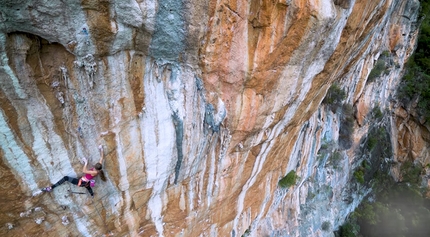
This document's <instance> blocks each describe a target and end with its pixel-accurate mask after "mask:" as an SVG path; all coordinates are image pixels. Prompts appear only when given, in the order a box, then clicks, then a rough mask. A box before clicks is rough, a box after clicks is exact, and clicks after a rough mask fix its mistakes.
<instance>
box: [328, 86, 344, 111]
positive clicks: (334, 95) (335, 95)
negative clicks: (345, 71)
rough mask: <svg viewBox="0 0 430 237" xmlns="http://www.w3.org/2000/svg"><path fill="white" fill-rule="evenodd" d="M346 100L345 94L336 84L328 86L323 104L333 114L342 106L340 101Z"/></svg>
mask: <svg viewBox="0 0 430 237" xmlns="http://www.w3.org/2000/svg"><path fill="white" fill-rule="evenodd" d="M345 98H346V93H345V91H344V90H342V89H341V88H340V87H339V85H338V84H336V83H334V84H333V85H331V86H330V88H329V89H328V91H327V94H326V96H325V98H324V99H323V101H322V102H323V103H324V104H326V105H328V106H329V108H330V109H331V110H332V111H333V112H334V111H335V110H336V109H337V108H339V107H340V106H341V105H342V101H343V100H344V99H345Z"/></svg>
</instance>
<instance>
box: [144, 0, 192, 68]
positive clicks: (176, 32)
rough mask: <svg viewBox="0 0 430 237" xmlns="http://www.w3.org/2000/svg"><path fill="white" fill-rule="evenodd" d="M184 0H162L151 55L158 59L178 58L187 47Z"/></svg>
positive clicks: (156, 20)
mask: <svg viewBox="0 0 430 237" xmlns="http://www.w3.org/2000/svg"><path fill="white" fill-rule="evenodd" d="M182 11H183V3H182V0H160V1H159V8H158V12H157V16H156V19H155V24H156V25H155V32H154V35H153V37H152V42H151V45H150V46H149V48H150V55H151V56H152V57H154V58H156V59H167V60H177V59H178V57H179V54H180V53H181V52H183V50H184V48H185V45H184V44H185V43H184V42H185V41H184V39H185V29H184V19H183V13H182Z"/></svg>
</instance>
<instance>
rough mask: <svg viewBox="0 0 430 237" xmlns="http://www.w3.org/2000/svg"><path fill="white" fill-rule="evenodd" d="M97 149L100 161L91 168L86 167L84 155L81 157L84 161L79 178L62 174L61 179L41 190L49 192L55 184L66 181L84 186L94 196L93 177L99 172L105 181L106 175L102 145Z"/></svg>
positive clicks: (86, 162)
mask: <svg viewBox="0 0 430 237" xmlns="http://www.w3.org/2000/svg"><path fill="white" fill-rule="evenodd" d="M99 151H100V161H99V162H98V163H97V164H95V166H94V167H93V168H91V169H87V164H88V161H87V159H86V158H85V157H84V158H83V159H82V161H83V162H84V168H83V169H82V172H83V173H84V176H82V177H81V178H80V179H77V178H72V177H69V176H64V177H63V178H62V179H60V181H58V182H57V183H55V184H54V185H52V186H49V187H46V188H43V189H42V191H43V192H51V191H52V190H53V189H54V188H56V187H57V186H60V185H61V184H63V183H64V182H65V181H68V182H70V183H72V184H74V185H77V186H79V187H85V188H86V189H87V190H88V192H89V193H90V194H91V197H94V192H93V189H92V188H91V187H92V186H93V185H92V183H93V184H94V182H95V181H94V178H95V177H96V176H97V175H99V174H100V178H101V180H103V181H106V176H105V174H104V172H103V170H102V164H103V158H104V152H103V146H99Z"/></svg>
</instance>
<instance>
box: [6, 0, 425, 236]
mask: <svg viewBox="0 0 430 237" xmlns="http://www.w3.org/2000/svg"><path fill="white" fill-rule="evenodd" d="M69 2H70V3H69ZM418 6H419V5H418V1H401V0H381V1H370V0H367V1H365V0H357V1H353V0H335V1H330V0H321V1H313V0H308V1H302V0H279V1H268V0H263V1H240V0H239V1H213V0H207V1H197V0H182V1H178V0H159V1H155V0H154V1H142V0H136V1H131V0H128V1H113V0H112V1H106V0H81V1H80V2H79V1H67V3H66V2H62V1H48V0H39V1H26V0H20V1H7V0H2V1H1V4H0V47H1V48H0V49H1V50H0V59H1V61H0V66H1V67H0V88H1V90H0V136H1V139H0V156H1V159H0V162H1V163H0V176H1V185H2V189H1V191H0V197H1V199H0V201H1V203H2V205H1V212H0V224H1V226H0V233H1V235H9V236H20V235H22V233H25V234H27V235H30V236H33V235H34V236H36V235H40V234H41V233H42V232H43V233H44V234H45V235H46V236H75V235H79V236H102V235H108V234H111V235H114V236H139V235H140V236H241V235H242V234H244V233H246V234H250V235H252V236H266V235H268V236H330V235H331V231H330V230H332V229H336V228H337V227H338V226H339V225H340V224H341V223H342V221H343V220H344V218H345V217H346V216H347V215H348V213H349V212H350V211H351V210H353V209H354V208H355V206H356V205H357V204H358V203H359V202H360V200H361V198H362V197H363V195H364V194H365V193H367V192H368V191H369V190H368V189H366V188H363V187H360V185H359V184H356V183H351V176H352V170H353V169H354V168H355V167H356V166H357V160H360V159H361V156H360V155H358V154H357V151H358V148H359V147H360V146H361V141H362V138H363V137H364V136H365V134H366V133H367V131H368V129H369V127H370V125H371V123H372V121H371V120H370V119H369V118H368V117H369V116H368V114H369V113H368V112H369V111H370V110H371V108H373V107H374V106H375V105H379V107H380V108H387V109H389V110H390V111H391V110H392V107H393V106H392V101H391V100H390V98H391V95H392V93H393V90H394V88H395V86H396V85H397V82H398V80H399V76H400V75H401V70H402V68H403V64H404V62H405V60H406V59H407V57H408V56H409V55H410V54H411V53H412V50H413V47H414V44H415V39H416V36H417V25H416V24H417V13H418ZM383 51H386V52H388V54H389V58H390V60H391V61H390V62H392V63H388V64H387V65H388V66H387V69H388V70H387V72H386V73H384V74H383V75H381V76H380V77H379V78H377V79H376V80H375V81H372V82H368V81H367V78H368V75H369V73H370V70H371V69H372V68H373V66H374V64H375V63H376V62H377V60H378V58H379V57H380V55H381V54H382V52H383ZM334 82H337V83H338V84H339V85H340V86H341V88H342V89H343V90H345V91H346V92H347V98H346V102H347V103H348V104H352V105H354V108H355V111H356V113H355V117H356V123H355V130H354V131H355V132H354V134H353V141H352V144H350V146H347V147H346V148H342V147H339V146H338V144H339V140H341V138H339V137H340V136H339V129H340V127H341V116H342V115H341V114H339V113H333V112H331V111H330V110H329V109H327V108H325V107H324V106H322V105H321V101H322V100H323V98H324V97H325V95H326V92H327V90H328V89H329V87H330V86H331V85H332V84H333V83H334ZM397 114H400V112H399V113H397ZM396 121H397V120H394V119H393V122H392V124H393V125H399V124H400V122H396ZM397 127H399V129H397ZM397 127H396V126H393V130H394V131H395V132H394V133H393V134H401V133H402V131H404V130H402V129H401V126H400V125H399V126H397ZM397 131H398V132H397ZM410 131H411V130H409V131H408V133H407V134H411V133H410ZM398 136H401V137H402V138H403V139H405V141H404V142H402V141H399V143H395V142H394V143H395V144H394V145H395V148H396V151H397V152H396V153H395V154H399V152H400V151H401V150H402V149H406V148H407V147H408V146H410V144H406V143H408V141H407V140H408V137H407V136H410V135H398ZM422 137H426V136H422ZM425 141H427V140H425ZM99 144H103V145H104V147H105V154H106V160H105V164H104V169H105V172H106V174H107V176H108V181H107V182H105V183H103V182H102V181H100V180H98V182H97V186H96V187H95V189H94V190H95V193H96V197H95V199H94V200H89V199H88V197H87V196H86V195H80V194H73V193H70V192H68V191H67V190H68V189H71V190H72V191H77V192H79V191H83V190H81V188H78V187H76V186H71V185H70V184H65V185H62V186H60V187H59V188H57V189H55V190H54V191H53V192H52V193H49V194H43V195H40V194H38V190H39V189H40V188H42V187H44V186H46V185H49V184H50V183H54V182H56V181H57V180H59V179H60V178H61V177H62V176H64V175H70V176H79V175H81V172H80V171H81V169H82V168H81V167H82V166H81V164H80V163H79V159H80V157H83V156H85V157H88V158H89V159H90V161H91V163H95V162H96V161H97V160H98V152H97V147H98V145H99ZM423 144H424V143H423ZM322 145H324V147H325V148H324V149H322V148H321V147H322ZM415 146H419V147H421V148H420V149H419V150H421V151H423V150H424V145H419V144H416V145H415ZM322 151H326V152H322ZM333 152H338V153H339V154H340V155H341V159H340V161H339V163H338V164H337V165H336V167H335V166H334V165H333V164H332V163H330V159H329V157H330V153H333ZM395 158H397V157H395ZM427 160H428V159H425V160H424V162H427V163H428V162H429V161H427ZM291 170H295V171H296V173H297V174H298V176H299V180H298V182H297V184H296V185H294V186H292V187H291V188H288V189H280V188H279V187H278V181H279V179H281V178H282V177H284V176H285V174H287V173H288V172H289V171H291ZM324 222H329V224H330V229H329V230H322V227H321V225H322V223H324Z"/></svg>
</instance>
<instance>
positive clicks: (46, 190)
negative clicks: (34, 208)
mask: <svg viewBox="0 0 430 237" xmlns="http://www.w3.org/2000/svg"><path fill="white" fill-rule="evenodd" d="M42 191H43V192H51V191H52V188H51V187H46V188H42Z"/></svg>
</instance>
